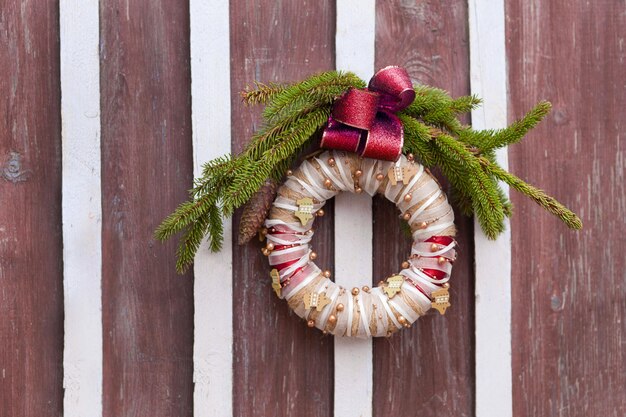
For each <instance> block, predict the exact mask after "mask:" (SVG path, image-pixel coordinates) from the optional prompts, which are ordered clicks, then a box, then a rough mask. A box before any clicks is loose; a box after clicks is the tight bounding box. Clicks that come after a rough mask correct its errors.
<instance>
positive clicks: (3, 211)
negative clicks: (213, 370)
mask: <svg viewBox="0 0 626 417" xmlns="http://www.w3.org/2000/svg"><path fill="white" fill-rule="evenodd" d="M58 18H59V15H58V2H54V1H51V2H47V3H46V4H45V5H44V4H41V2H36V1H23V2H8V3H7V2H3V4H2V5H1V6H0V73H1V74H2V75H1V76H0V97H1V99H0V415H2V416H42V417H44V416H46V417H52V416H60V415H61V412H62V407H63V385H62V383H63V366H62V361H63V254H62V244H63V243H62V238H61V235H62V232H61V117H60V101H61V92H60V88H59V26H58Z"/></svg>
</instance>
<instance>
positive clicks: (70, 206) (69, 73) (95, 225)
mask: <svg viewBox="0 0 626 417" xmlns="http://www.w3.org/2000/svg"><path fill="white" fill-rule="evenodd" d="M98 7H99V6H98V0H81V1H71V0H61V2H60V5H59V12H60V30H61V36H60V41H61V117H62V137H63V149H62V158H63V186H62V193H63V197H62V199H63V201H62V206H63V274H64V278H63V289H64V303H65V348H64V354H63V386H64V388H65V396H64V400H63V408H64V415H65V416H66V417H99V416H101V415H102V304H101V279H102V244H101V227H102V208H101V196H100V191H101V188H100V60H99V55H98V47H99V46H98V42H99V36H100V33H99V31H100V28H99V16H98V13H99V8H98Z"/></svg>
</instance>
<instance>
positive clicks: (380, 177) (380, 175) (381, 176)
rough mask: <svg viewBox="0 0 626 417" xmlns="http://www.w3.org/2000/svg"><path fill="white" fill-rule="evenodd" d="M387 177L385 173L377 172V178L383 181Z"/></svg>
mask: <svg viewBox="0 0 626 417" xmlns="http://www.w3.org/2000/svg"><path fill="white" fill-rule="evenodd" d="M384 178H385V176H384V175H383V174H376V179H377V180H378V181H382V180H383V179H384Z"/></svg>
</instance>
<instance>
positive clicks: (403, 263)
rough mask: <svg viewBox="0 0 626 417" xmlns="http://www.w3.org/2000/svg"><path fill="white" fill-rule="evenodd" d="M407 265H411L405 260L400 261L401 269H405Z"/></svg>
mask: <svg viewBox="0 0 626 417" xmlns="http://www.w3.org/2000/svg"><path fill="white" fill-rule="evenodd" d="M409 266H411V265H410V264H409V263H408V262H407V261H404V262H402V269H407V268H408V267H409Z"/></svg>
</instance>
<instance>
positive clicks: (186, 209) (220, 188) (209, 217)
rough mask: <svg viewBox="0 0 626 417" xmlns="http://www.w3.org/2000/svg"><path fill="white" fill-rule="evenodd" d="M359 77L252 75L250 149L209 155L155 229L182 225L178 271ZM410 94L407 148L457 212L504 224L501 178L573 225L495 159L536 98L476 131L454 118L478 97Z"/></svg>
mask: <svg viewBox="0 0 626 417" xmlns="http://www.w3.org/2000/svg"><path fill="white" fill-rule="evenodd" d="M365 85H366V84H365V82H364V81H363V80H361V79H359V78H358V77H357V76H356V75H354V74H352V73H349V72H347V73H343V72H337V71H330V72H325V73H322V74H318V75H315V76H313V77H310V78H309V79H307V80H304V81H302V82H298V83H293V84H277V83H268V84H264V83H258V82H257V83H255V84H254V87H248V88H247V89H246V90H245V91H243V92H242V93H241V97H242V100H243V102H244V103H245V104H248V105H255V104H261V105H265V109H264V112H263V119H264V124H263V125H262V127H261V129H259V131H258V132H257V133H255V134H254V135H253V136H252V138H251V141H250V144H249V145H248V146H247V148H246V149H245V150H244V151H243V152H242V153H241V154H240V155H237V156H235V157H232V156H230V155H226V156H223V157H220V158H216V159H214V160H212V161H209V162H207V163H206V164H205V165H204V167H203V171H202V175H201V176H200V177H199V178H198V179H197V180H196V181H195V182H194V187H193V188H192V189H191V190H190V199H189V201H186V202H184V203H182V204H181V205H180V206H179V207H178V208H177V209H176V210H175V211H174V212H173V213H172V214H170V215H169V216H168V217H167V218H166V219H165V220H163V222H162V223H161V225H160V226H159V227H158V228H157V230H156V232H155V237H156V238H157V239H159V240H165V239H168V238H170V237H172V236H173V235H175V234H177V233H182V236H181V239H180V244H179V247H178V261H177V264H176V267H177V269H178V271H179V272H183V271H185V270H186V269H187V268H188V267H189V265H190V264H191V263H192V262H193V259H194V256H195V253H196V252H197V250H198V248H199V246H200V244H201V243H202V240H203V239H207V241H208V244H209V248H210V249H211V250H212V251H218V250H219V249H220V248H221V244H222V240H223V225H222V223H223V218H224V217H225V216H230V215H232V213H233V212H234V210H235V209H237V208H238V207H241V206H242V205H243V204H245V203H246V202H247V201H248V200H249V199H250V198H251V197H252V195H253V194H254V193H255V192H257V190H259V188H260V187H261V186H262V185H263V183H264V181H265V179H266V178H269V177H272V178H274V179H276V180H278V181H280V180H281V179H282V178H283V175H284V172H285V171H286V170H287V169H288V168H289V167H290V166H291V164H292V163H293V162H294V161H295V160H296V159H297V158H298V156H300V154H301V152H302V150H303V149H304V148H306V147H307V145H308V144H309V143H310V142H311V141H312V139H313V138H315V137H316V134H317V133H318V132H319V131H320V130H321V129H322V128H323V126H324V125H325V123H326V121H327V119H328V116H329V115H330V112H331V109H332V104H333V102H334V101H335V99H336V98H337V97H338V96H339V95H341V94H342V93H343V92H344V91H346V90H347V89H349V88H363V87H365ZM415 92H416V98H415V100H414V102H413V103H412V104H411V105H410V106H409V107H407V108H406V109H405V110H403V111H402V112H400V113H399V114H398V117H399V118H400V120H401V121H402V124H403V126H404V136H405V141H404V149H403V152H404V153H405V154H408V153H413V154H414V155H415V156H416V157H417V158H418V159H419V160H420V161H421V163H422V164H424V165H425V166H426V167H438V168H439V169H440V170H441V172H442V173H443V174H444V175H445V176H446V177H447V179H448V181H449V182H450V184H451V195H452V199H453V201H454V202H455V204H456V205H457V206H458V207H459V208H460V209H461V212H462V213H464V214H467V215H471V214H475V215H476V217H477V219H478V222H479V224H480V226H481V228H482V229H483V231H484V232H485V234H486V235H487V236H488V237H490V238H495V237H497V235H498V234H500V233H501V232H502V231H503V230H504V219H505V218H506V217H508V216H510V215H511V211H512V206H511V203H510V201H509V199H508V198H507V197H506V195H505V194H504V192H503V191H502V189H501V187H500V185H499V182H500V181H503V182H505V183H507V184H508V185H509V186H511V187H512V188H513V189H515V190H517V191H519V192H521V193H522V194H524V195H526V196H528V197H530V198H531V199H532V200H533V201H535V202H536V203H538V204H539V205H541V206H542V207H544V208H545V209H546V210H548V211H549V212H550V213H552V214H554V215H556V216H558V217H559V218H560V219H561V220H563V221H564V222H565V224H567V225H568V226H569V227H571V228H573V229H580V228H581V227H582V223H581V221H580V219H579V218H578V217H577V216H576V215H575V214H574V213H573V212H571V211H570V210H568V209H567V208H566V207H565V206H563V205H562V204H561V203H559V202H558V201H556V200H555V199H554V198H552V197H550V196H548V195H547V194H546V193H545V192H544V191H542V190H540V189H538V188H536V187H533V186H532V185H530V184H527V183H525V182H524V181H522V180H521V179H520V178H518V177H516V176H515V175H513V174H511V173H509V172H507V171H506V170H504V169H503V168H502V167H500V166H499V165H498V164H497V162H496V158H495V150H496V149H498V148H502V147H504V146H508V145H511V144H514V143H516V142H518V141H520V140H521V139H522V138H523V137H524V136H525V135H526V133H528V131H529V130H530V129H532V128H534V127H535V126H536V125H537V124H538V123H539V122H540V121H541V120H542V119H543V118H544V117H545V116H546V115H547V114H548V112H549V111H550V103H547V102H541V103H539V104H538V105H537V106H536V107H535V108H534V109H532V110H531V111H530V112H528V113H527V114H526V115H525V116H524V117H523V118H521V119H520V120H518V121H516V122H514V123H512V124H511V125H510V126H508V127H506V128H504V129H498V130H482V131H477V130H474V129H472V128H471V127H470V126H465V125H463V124H462V123H461V121H460V120H459V119H458V116H459V115H460V114H463V113H467V112H469V111H471V110H473V109H475V108H476V107H477V106H479V105H480V104H481V100H480V99H479V98H478V97H475V96H464V97H459V98H452V97H450V95H449V94H448V93H447V92H446V91H444V90H441V89H437V88H433V87H428V86H424V85H418V86H415Z"/></svg>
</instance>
